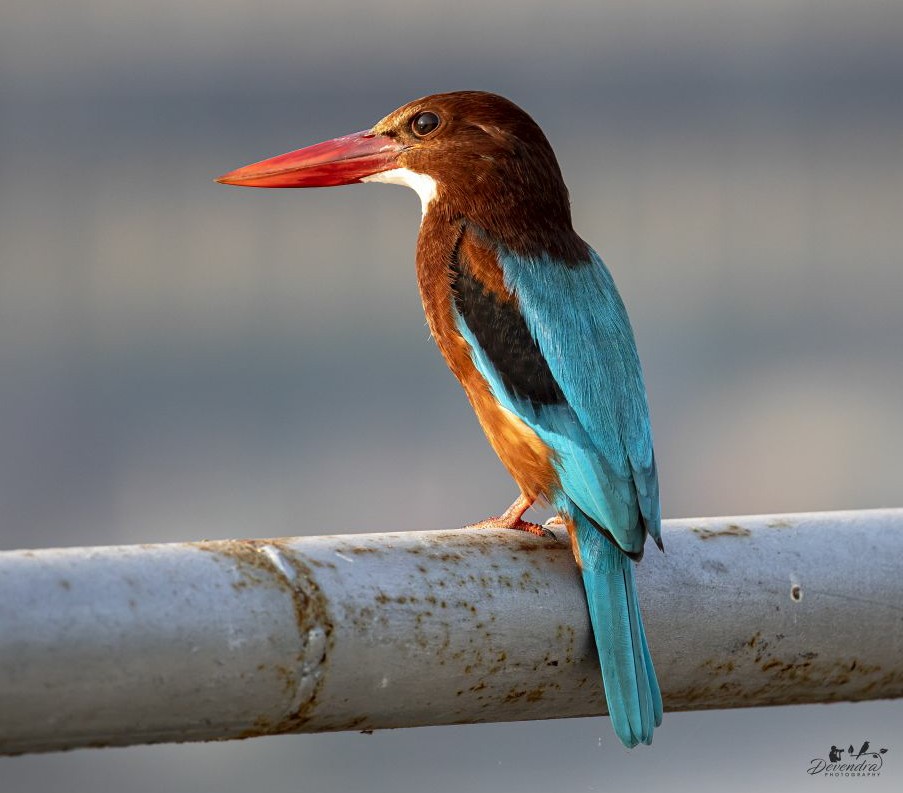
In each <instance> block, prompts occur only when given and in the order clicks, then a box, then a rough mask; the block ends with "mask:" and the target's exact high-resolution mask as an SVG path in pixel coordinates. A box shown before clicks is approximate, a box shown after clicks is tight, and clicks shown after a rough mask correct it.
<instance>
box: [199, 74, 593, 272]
mask: <svg viewBox="0 0 903 793" xmlns="http://www.w3.org/2000/svg"><path fill="white" fill-rule="evenodd" d="M217 181H219V182H222V183H224V184H235V185H244V186H248V187H328V186H334V185H342V184H351V183H354V182H370V181H374V182H389V183H398V184H405V185H408V186H409V187H412V188H413V189H415V190H416V191H417V192H418V194H419V195H420V198H421V202H422V203H423V211H424V214H426V213H427V212H429V213H430V214H433V213H438V214H441V216H442V217H444V218H446V219H448V220H449V221H451V222H454V221H457V220H459V219H460V220H466V221H468V222H469V223H470V224H472V225H474V226H477V227H479V228H481V229H482V230H483V231H484V232H485V233H486V234H487V235H488V236H489V237H491V238H494V239H497V240H498V241H499V242H502V243H504V244H506V245H507V246H508V247H510V248H511V249H513V250H515V251H517V252H520V253H524V254H539V253H542V252H547V253H549V254H551V255H553V256H556V257H561V258H563V259H565V260H566V261H577V260H580V259H583V258H585V256H586V246H585V244H584V243H583V242H582V241H581V240H580V239H579V237H577V235H576V234H575V233H574V231H573V229H572V227H571V213H570V205H569V201H568V194H567V188H566V187H565V185H564V180H563V179H562V177H561V170H560V169H559V167H558V162H557V160H556V159H555V154H554V152H553V151H552V147H551V146H550V145H549V142H548V140H547V139H546V136H545V135H544V134H543V132H542V130H541V129H540V128H539V126H538V125H537V124H536V122H535V121H533V119H532V118H530V116H528V115H527V114H526V113H525V112H524V111H523V110H521V109H520V108H519V107H518V106H517V105H515V104H514V103H513V102H510V101H509V100H507V99H505V98H503V97H501V96H497V95H496V94H490V93H485V92H482V91H456V92H453V93H447V94H434V95H432V96H427V97H424V98H423V99H417V100H415V101H413V102H409V103H408V104H406V105H404V106H403V107H400V108H399V109H398V110H395V111H394V112H392V113H390V114H389V115H388V116H386V117H385V118H384V119H382V120H381V121H380V122H378V123H377V124H376V125H375V126H374V127H373V128H372V129H370V130H366V131H364V132H358V133H355V134H353V135H346V136H344V137H342V138H336V139H335V140H331V141H326V142H325V143H319V144H316V145H314V146H309V147H307V148H304V149H299V150H297V151H293V152H289V153H288V154H283V155H280V156H278V157H273V158H271V159H269V160H264V161H262V162H258V163H254V164H252V165H248V166H245V167H244V168H239V169H238V170H235V171H232V172H231V173H228V174H225V175H224V176H221V177H219V179H218V180H217Z"/></svg>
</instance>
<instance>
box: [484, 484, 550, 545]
mask: <svg viewBox="0 0 903 793" xmlns="http://www.w3.org/2000/svg"><path fill="white" fill-rule="evenodd" d="M532 506H533V499H530V498H527V497H526V496H525V495H524V494H523V493H521V494H520V495H519V496H518V497H517V500H516V501H515V502H514V503H513V504H512V505H511V506H510V507H508V509H506V510H505V511H504V512H503V513H502V514H501V515H498V516H497V517H494V518H487V519H486V520H481V521H480V522H479V523H472V524H471V525H470V526H468V527H467V528H468V529H514V530H515V531H526V532H529V533H530V534H535V535H537V536H539V537H552V538H554V537H555V535H554V534H552V532H550V531H549V530H548V529H544V528H543V527H542V526H540V525H538V524H536V523H530V522H529V521H526V520H524V519H523V517H524V513H525V512H526V511H527V510H528V509H530V507H532Z"/></svg>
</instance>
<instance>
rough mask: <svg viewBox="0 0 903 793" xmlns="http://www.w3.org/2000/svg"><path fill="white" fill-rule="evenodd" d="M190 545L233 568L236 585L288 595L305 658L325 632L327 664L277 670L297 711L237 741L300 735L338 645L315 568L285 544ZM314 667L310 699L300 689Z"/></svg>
mask: <svg viewBox="0 0 903 793" xmlns="http://www.w3.org/2000/svg"><path fill="white" fill-rule="evenodd" d="M191 544H192V545H194V546H195V547H196V548H198V549H199V550H201V551H204V552H206V553H210V554H212V555H213V556H214V557H215V558H216V559H219V560H223V561H226V562H228V563H230V564H231V565H233V566H234V570H235V572H236V574H237V575H238V579H237V581H238V582H243V583H244V586H261V585H264V586H265V585H271V586H272V585H275V586H276V587H277V588H279V589H282V590H284V591H285V592H287V593H288V594H289V595H290V597H291V600H292V605H293V608H294V614H295V622H296V624H297V629H298V636H299V638H300V642H301V646H302V652H304V651H306V650H307V649H308V647H309V636H310V634H311V632H312V631H314V630H321V631H323V634H324V635H325V644H324V651H323V656H322V658H317V659H307V658H305V657H304V656H303V655H302V656H300V657H299V658H298V666H297V667H295V668H292V669H290V668H288V667H285V666H282V665H276V666H275V667H274V671H275V673H276V675H277V677H278V678H279V679H281V680H282V682H283V686H284V689H285V693H286V700H287V701H288V702H291V703H293V706H294V710H292V711H291V712H289V713H288V714H287V715H286V716H285V717H283V718H282V719H279V720H273V719H270V718H268V717H266V716H260V717H258V718H257V719H256V720H255V721H254V724H253V726H252V727H251V729H250V730H247V731H246V732H244V733H242V734H241V735H240V736H238V737H240V738H248V737H251V736H255V735H271V734H278V733H286V732H298V731H300V730H301V729H302V728H303V727H304V725H305V724H306V722H307V721H308V720H309V718H310V713H311V711H312V710H313V709H314V708H315V707H316V704H317V696H318V694H319V692H320V690H321V689H322V686H323V680H324V678H325V671H326V669H325V667H326V664H327V661H328V658H329V651H330V649H331V648H332V642H333V635H332V634H333V621H332V617H331V615H330V613H329V609H328V607H327V603H326V598H325V597H324V596H323V593H322V592H321V591H320V588H319V586H318V585H317V582H316V579H315V578H314V576H313V573H312V571H311V568H310V567H309V566H308V564H307V563H306V562H305V561H302V560H301V558H300V554H298V553H297V552H296V551H294V550H293V549H291V548H289V547H287V545H286V543H285V542H284V541H282V540H222V541H216V542H200V543H191ZM269 549H273V550H274V551H275V552H276V554H278V556H277V555H276V554H274V555H271V553H270V552H269ZM277 560H278V561H280V562H281V563H284V565H286V566H288V567H289V568H290V569H291V572H290V573H289V571H287V570H285V569H282V568H281V567H280V565H277ZM234 585H235V584H233V586H234ZM236 588H241V587H236ZM312 661H313V664H312V665H313V668H312V669H309V670H307V672H308V674H310V675H312V676H314V677H315V681H314V683H313V686H312V688H311V690H310V691H309V693H307V694H304V693H303V692H302V689H301V686H302V684H303V683H305V682H306V681H305V680H304V672H303V671H302V668H301V667H302V666H303V665H306V664H309V663H311V662H312ZM299 697H304V700H303V701H301V702H297V701H296V700H297V699H298V698H299Z"/></svg>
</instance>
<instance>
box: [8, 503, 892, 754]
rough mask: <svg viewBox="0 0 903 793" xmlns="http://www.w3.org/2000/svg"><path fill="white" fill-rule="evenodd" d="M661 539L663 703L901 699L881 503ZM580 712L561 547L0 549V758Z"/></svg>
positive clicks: (566, 562) (650, 606)
mask: <svg viewBox="0 0 903 793" xmlns="http://www.w3.org/2000/svg"><path fill="white" fill-rule="evenodd" d="M664 539H665V547H666V551H667V553H666V554H665V555H664V556H663V555H661V554H659V553H658V551H657V550H655V549H654V548H652V549H650V551H649V552H648V553H647V557H646V559H645V560H644V561H643V562H642V563H641V564H640V566H639V572H638V586H639V590H640V596H641V601H642V604H643V611H644V614H645V621H646V628H647V633H648V636H649V643H650V646H651V650H652V654H653V657H654V658H655V663H656V668H657V670H658V677H659V680H660V681H661V685H662V691H663V695H664V700H665V708H666V709H667V710H688V709H701V708H730V707H744V706H750V705H773V704H790V703H802V702H833V701H837V700H860V699H876V698H891V697H900V696H903V605H901V604H903V575H901V566H900V561H899V560H900V559H903V510H870V511H860V512H835V513H813V514H800V515H772V516H755V517H736V518H704V519H693V520H671V521H666V525H665V531H664ZM603 702H604V700H603V696H602V690H601V679H600V675H599V671H598V666H597V661H596V657H595V650H594V649H593V645H592V642H591V641H590V635H589V624H588V620H587V616H586V610H585V604H584V600H583V593H582V589H581V586H580V583H579V580H578V576H577V573H576V570H575V567H574V562H573V559H572V557H571V553H570V550H569V548H568V546H567V542H566V538H565V536H564V533H563V532H559V533H558V540H557V541H555V540H550V539H541V538H535V537H531V536H528V535H525V534H520V533H515V532H510V531H489V530H484V531H478V530H466V529H465V530H457V531H433V532H406V533H393V534H369V535H367V534H362V535H355V536H334V537H308V538H291V539H282V540H246V541H224V542H202V543H183V544H174V545H143V546H124V547H111V548H74V549H63V550H39V551H9V552H4V553H0V753H5V754H12V753H20V752H38V751H50V750H58V749H68V748H73V747H79V746H113V745H126V744H136V743H153V742H163V741H195V740H210V739H223V738H240V737H248V736H253V735H264V734H273V733H281V732H316V731H324V730H352V729H353V730H368V729H380V728H389V727H414V726H420V725H428V724H451V723H462V722H487V721H510V720H522V719H545V718H556V717H568V716H588V715H594V714H599V713H602V712H603ZM663 729H667V720H666V722H665V725H664V727H663Z"/></svg>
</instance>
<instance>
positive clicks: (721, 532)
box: [690, 523, 752, 540]
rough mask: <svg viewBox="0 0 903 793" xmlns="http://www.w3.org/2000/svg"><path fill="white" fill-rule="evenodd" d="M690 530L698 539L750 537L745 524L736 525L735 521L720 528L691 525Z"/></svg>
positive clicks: (750, 534)
mask: <svg viewBox="0 0 903 793" xmlns="http://www.w3.org/2000/svg"><path fill="white" fill-rule="evenodd" d="M690 531H692V532H693V534H695V535H696V536H697V537H698V538H699V539H700V540H712V539H714V538H715V537H750V536H752V532H751V531H750V530H749V529H747V528H746V527H745V526H738V525H737V524H736V523H730V524H728V525H727V526H725V527H724V528H720V529H705V528H702V527H701V526H693V527H692V528H691V529H690Z"/></svg>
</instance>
